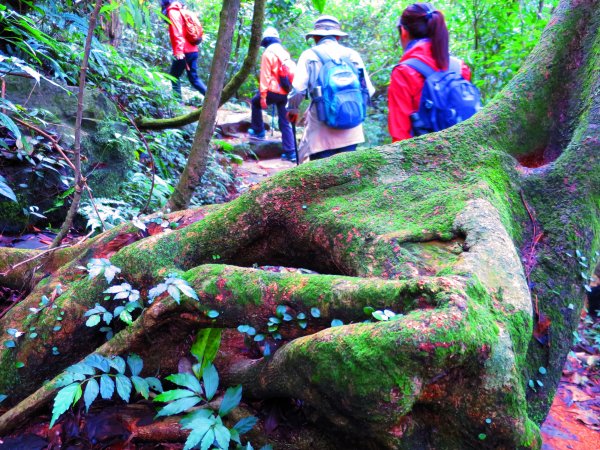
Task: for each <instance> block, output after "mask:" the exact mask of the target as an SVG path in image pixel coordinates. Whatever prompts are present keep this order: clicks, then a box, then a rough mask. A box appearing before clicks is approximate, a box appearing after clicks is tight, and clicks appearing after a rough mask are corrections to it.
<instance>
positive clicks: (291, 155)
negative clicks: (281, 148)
mask: <svg viewBox="0 0 600 450" xmlns="http://www.w3.org/2000/svg"><path fill="white" fill-rule="evenodd" d="M281 159H282V160H283V161H289V162H293V163H295V162H296V152H285V153H282V154H281Z"/></svg>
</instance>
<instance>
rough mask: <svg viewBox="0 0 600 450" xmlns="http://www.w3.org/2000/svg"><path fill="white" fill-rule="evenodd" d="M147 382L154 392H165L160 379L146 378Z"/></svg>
mask: <svg viewBox="0 0 600 450" xmlns="http://www.w3.org/2000/svg"><path fill="white" fill-rule="evenodd" d="M146 382H147V383H148V386H150V389H152V390H153V391H154V392H162V391H163V387H162V384H161V382H160V380H159V379H158V378H156V377H146Z"/></svg>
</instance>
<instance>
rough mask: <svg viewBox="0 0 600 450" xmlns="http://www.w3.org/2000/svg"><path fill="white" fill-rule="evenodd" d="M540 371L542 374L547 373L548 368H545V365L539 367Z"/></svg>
mask: <svg viewBox="0 0 600 450" xmlns="http://www.w3.org/2000/svg"><path fill="white" fill-rule="evenodd" d="M538 372H540V373H541V374H542V375H546V373H547V370H546V368H545V367H540V368H539V369H538Z"/></svg>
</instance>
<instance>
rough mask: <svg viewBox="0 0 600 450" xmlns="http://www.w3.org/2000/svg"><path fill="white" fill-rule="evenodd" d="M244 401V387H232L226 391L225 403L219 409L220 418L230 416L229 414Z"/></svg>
mask: <svg viewBox="0 0 600 450" xmlns="http://www.w3.org/2000/svg"><path fill="white" fill-rule="evenodd" d="M241 400H242V386H241V385H239V386H235V387H230V388H229V389H227V391H225V395H224V396H223V401H222V402H221V406H220V407H219V416H221V417H223V416H226V415H227V414H229V412H230V411H231V410H232V409H233V408H235V407H236V406H237V405H239V404H240V401H241Z"/></svg>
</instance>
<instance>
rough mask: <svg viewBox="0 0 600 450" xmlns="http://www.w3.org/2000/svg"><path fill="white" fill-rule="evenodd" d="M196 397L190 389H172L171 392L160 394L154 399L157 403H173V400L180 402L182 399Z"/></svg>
mask: <svg viewBox="0 0 600 450" xmlns="http://www.w3.org/2000/svg"><path fill="white" fill-rule="evenodd" d="M194 395H196V394H195V393H194V392H193V391H190V390H188V389H171V390H170V391H165V392H163V393H162V394H158V395H157V396H156V397H154V400H153V401H155V402H163V403H167V402H172V401H173V400H179V399H180V398H186V397H192V396H194Z"/></svg>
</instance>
